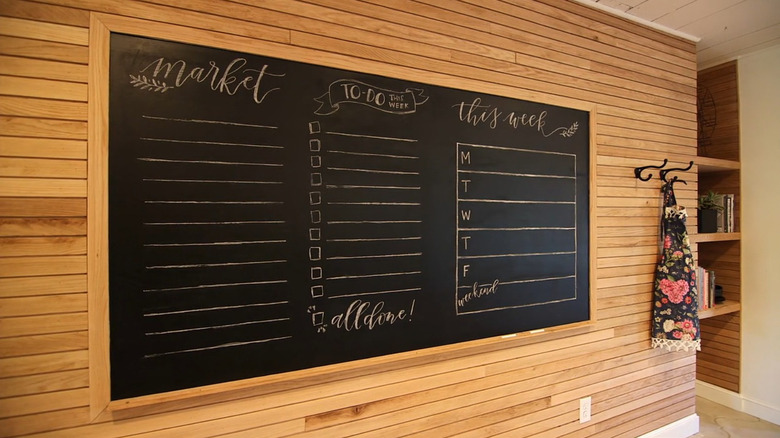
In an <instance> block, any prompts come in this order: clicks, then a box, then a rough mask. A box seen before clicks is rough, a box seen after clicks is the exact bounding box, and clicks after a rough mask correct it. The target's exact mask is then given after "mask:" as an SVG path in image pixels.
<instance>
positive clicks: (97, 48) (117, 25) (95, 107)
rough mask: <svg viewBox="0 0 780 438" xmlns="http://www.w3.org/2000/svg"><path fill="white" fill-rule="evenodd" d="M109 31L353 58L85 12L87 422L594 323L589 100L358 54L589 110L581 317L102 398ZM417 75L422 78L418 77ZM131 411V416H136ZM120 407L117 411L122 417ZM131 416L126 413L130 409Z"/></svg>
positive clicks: (394, 71)
mask: <svg viewBox="0 0 780 438" xmlns="http://www.w3.org/2000/svg"><path fill="white" fill-rule="evenodd" d="M112 32H117V33H126V34H131V35H137V36H142V37H149V38H157V39H164V40H170V41H176V42H182V43H188V44H196V45H202V46H207V47H214V48H220V49H225V50H231V51H240V52H245V53H250V54H258V55H265V56H273V57H276V58H281V59H289V60H293V61H301V62H309V63H313V64H319V65H324V66H327V67H334V68H343V69H349V70H354V69H355V68H356V67H355V62H354V60H353V59H350V58H348V57H346V56H343V55H336V54H325V53H321V52H318V51H316V50H312V49H305V48H300V47H291V46H288V45H283V44H278V43H272V42H262V43H259V42H258V41H257V40H251V39H249V38H245V37H239V36H229V35H225V34H222V33H216V32H209V31H200V32H198V33H197V34H193V33H192V32H191V30H190V29H185V28H182V27H179V26H175V25H168V24H162V23H156V22H147V21H143V20H138V19H132V18H126V17H118V16H112V15H108V14H98V13H93V14H92V15H91V23H90V60H89V125H88V130H89V131H88V144H89V149H88V181H89V185H88V271H87V275H88V302H89V359H90V361H89V363H90V372H89V375H90V414H91V415H90V416H91V418H92V419H93V421H101V420H105V419H110V418H113V415H114V414H112V412H113V411H117V410H123V409H129V408H139V409H141V411H143V409H142V407H143V406H147V405H152V404H158V403H163V402H176V401H181V400H184V399H188V398H192V397H196V396H197V397H206V400H204V401H202V402H203V403H207V402H208V397H219V399H224V398H225V397H228V398H229V397H230V396H229V395H227V396H226V395H225V393H227V392H230V391H237V390H242V389H247V388H256V387H260V386H262V385H271V384H274V383H279V382H290V381H293V380H297V381H299V382H301V383H300V384H304V382H308V381H310V380H311V379H314V381H316V380H318V379H317V378H318V377H321V378H322V377H326V376H329V375H333V374H334V373H344V372H347V371H352V372H355V371H360V370H361V369H363V370H369V369H372V370H375V369H376V367H378V366H383V365H385V364H391V363H395V364H396V365H395V366H396V367H398V366H402V365H403V364H404V363H405V362H404V361H411V360H414V361H419V360H421V359H422V360H425V358H426V357H433V356H434V355H436V357H437V359H441V358H442V357H445V358H446V357H448V356H447V355H452V357H456V356H459V355H462V354H465V353H466V352H474V351H484V350H485V349H487V350H494V349H503V348H509V347H511V346H516V345H522V344H523V343H527V342H529V339H530V337H533V339H534V340H538V337H540V336H541V337H544V339H555V338H561V337H564V336H568V335H571V334H575V333H577V332H580V331H583V330H584V331H587V329H588V326H589V325H592V324H593V323H594V322H595V310H596V309H595V301H596V300H595V293H594V292H595V289H596V263H595V261H596V248H597V246H596V233H595V231H596V214H595V211H596V190H595V176H596V153H595V147H594V145H595V127H596V125H597V124H596V115H597V112H596V106H595V105H593V104H587V103H583V102H579V101H573V100H570V99H565V98H560V97H557V96H549V95H544V94H542V93H530V92H527V91H518V90H517V89H514V88H511V87H508V86H501V85H496V84H493V83H485V82H481V81H478V80H474V79H469V78H453V77H450V76H447V75H443V74H438V73H433V72H425V71H419V70H415V69H413V68H408V67H401V66H388V65H386V64H383V63H381V62H378V61H369V60H361V61H360V63H359V68H360V71H362V72H366V73H369V74H377V75H383V76H387V75H391V76H392V77H394V78H399V79H406V80H412V81H416V82H417V81H424V82H426V83H429V84H432V85H439V86H444V87H451V88H459V89H463V90H472V91H476V90H478V91H479V92H485V93H490V94H494V95H498V96H504V97H509V98H516V99H523V100H530V101H537V102H544V103H545V104H551V105H559V106H564V107H568V108H573V109H578V110H582V111H587V112H588V113H589V123H590V126H589V133H590V139H589V144H590V150H589V162H590V165H589V172H588V174H589V197H590V199H589V211H588V218H589V220H588V227H589V235H590V241H589V242H588V245H589V251H588V253H589V258H590V261H589V285H590V291H589V319H588V320H586V321H582V322H577V323H572V324H566V325H561V326H556V327H552V328H549V329H539V330H532V331H530V332H524V333H517V334H511V335H507V336H501V337H493V338H486V339H479V340H475V341H468V342H463V343H459V344H453V345H444V346H440V347H432V348H427V349H425V350H422V351H411V352H403V353H396V354H392V355H390V356H382V357H375V358H369V359H361V360H357V361H353V362H347V363H339V364H335V365H327V366H323V367H319V368H314V369H305V370H300V371H292V372H287V373H282V374H276V375H270V376H264V377H257V378H250V379H246V380H240V381H232V382H226V383H219V384H214V385H209V386H204V387H198V388H191V389H185V390H179V391H172V392H167V393H161V394H154V395H148V396H140V397H135V398H130V399H124V400H116V401H111V397H110V366H111V364H110V355H109V317H108V298H109V297H108V230H107V228H108V163H107V162H108V98H109V96H108V70H109V57H110V36H111V33H112ZM421 78H422V79H421ZM141 411H139V414H138V415H141ZM128 414H129V413H126V414H124V415H128ZM130 416H132V414H130Z"/></svg>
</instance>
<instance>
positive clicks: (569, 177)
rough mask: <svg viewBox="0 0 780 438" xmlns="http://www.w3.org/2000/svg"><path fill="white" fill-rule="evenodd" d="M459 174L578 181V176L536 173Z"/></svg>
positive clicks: (460, 170)
mask: <svg viewBox="0 0 780 438" xmlns="http://www.w3.org/2000/svg"><path fill="white" fill-rule="evenodd" d="M458 173H464V174H477V175H501V176H515V177H523V178H553V179H576V176H569V175H542V174H536V173H518V172H497V171H489V170H465V169H458Z"/></svg>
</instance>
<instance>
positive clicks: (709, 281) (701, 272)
mask: <svg viewBox="0 0 780 438" xmlns="http://www.w3.org/2000/svg"><path fill="white" fill-rule="evenodd" d="M696 289H697V291H698V296H697V300H698V301H697V304H698V306H699V310H707V309H711V308H712V307H714V306H715V271H713V270H711V269H706V268H704V267H702V266H697V267H696Z"/></svg>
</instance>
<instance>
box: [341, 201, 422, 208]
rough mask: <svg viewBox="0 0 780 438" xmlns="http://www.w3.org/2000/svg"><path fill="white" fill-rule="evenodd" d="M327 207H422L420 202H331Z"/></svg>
mask: <svg viewBox="0 0 780 438" xmlns="http://www.w3.org/2000/svg"><path fill="white" fill-rule="evenodd" d="M326 204H327V205H370V206H383V207H410V206H411V207H416V206H420V205H422V204H421V203H419V202H346V201H330V202H327V203H326Z"/></svg>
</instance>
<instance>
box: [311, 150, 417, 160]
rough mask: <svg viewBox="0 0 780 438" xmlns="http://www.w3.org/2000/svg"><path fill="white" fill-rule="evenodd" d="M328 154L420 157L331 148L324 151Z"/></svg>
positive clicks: (410, 158) (411, 158) (405, 158)
mask: <svg viewBox="0 0 780 438" xmlns="http://www.w3.org/2000/svg"><path fill="white" fill-rule="evenodd" d="M326 152H328V153H330V154H342V155H355V156H360V157H379V158H397V159H401V160H419V159H420V157H416V156H413V155H397V154H379V153H374V152H353V151H342V150H335V149H331V150H328V151H326Z"/></svg>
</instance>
